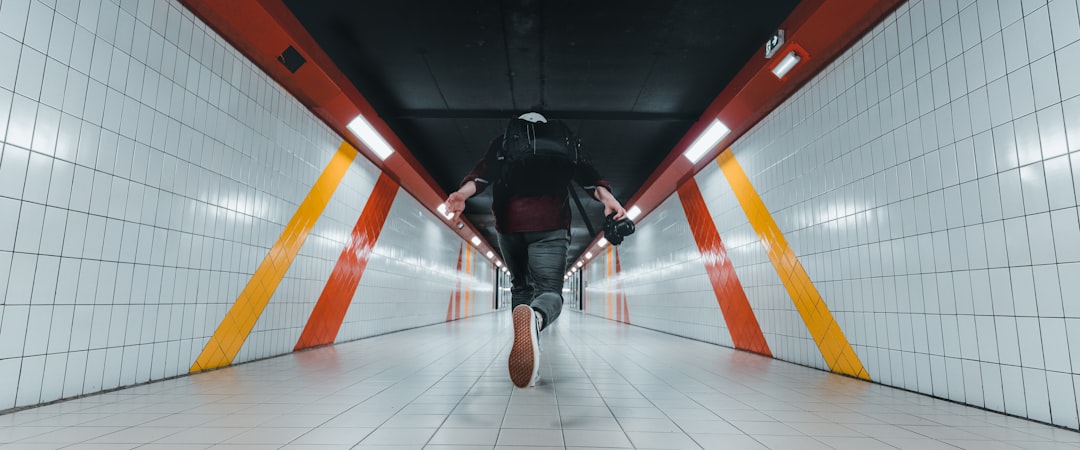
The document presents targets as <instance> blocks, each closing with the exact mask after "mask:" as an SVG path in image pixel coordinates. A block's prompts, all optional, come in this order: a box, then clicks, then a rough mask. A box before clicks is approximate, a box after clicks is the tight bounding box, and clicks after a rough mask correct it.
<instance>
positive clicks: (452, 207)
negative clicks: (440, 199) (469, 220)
mask: <svg viewBox="0 0 1080 450" xmlns="http://www.w3.org/2000/svg"><path fill="white" fill-rule="evenodd" d="M468 198H469V196H467V195H465V194H463V193H462V192H461V191H457V192H454V193H453V194H450V195H449V196H447V197H446V202H445V203H446V212H447V213H448V214H453V215H455V216H456V215H459V214H461V212H462V211H464V210H465V200H466V199H468Z"/></svg>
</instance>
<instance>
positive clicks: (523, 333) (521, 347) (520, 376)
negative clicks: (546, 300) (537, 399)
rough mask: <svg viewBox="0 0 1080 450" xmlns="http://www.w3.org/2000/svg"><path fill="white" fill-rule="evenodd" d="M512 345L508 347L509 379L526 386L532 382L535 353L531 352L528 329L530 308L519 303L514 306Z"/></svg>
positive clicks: (531, 343)
mask: <svg viewBox="0 0 1080 450" xmlns="http://www.w3.org/2000/svg"><path fill="white" fill-rule="evenodd" d="M513 314H514V345H513V346H512V347H510V360H509V362H508V366H509V368H510V381H512V382H513V383H514V386H517V387H519V388H523V387H528V386H529V385H530V384H531V382H532V377H533V372H534V370H533V369H534V366H535V362H536V359H535V358H536V355H534V354H533V342H532V341H533V337H532V333H531V332H530V330H529V324H530V323H532V320H533V318H532V308H529V307H528V306H526V305H519V306H518V307H516V308H514V312H513Z"/></svg>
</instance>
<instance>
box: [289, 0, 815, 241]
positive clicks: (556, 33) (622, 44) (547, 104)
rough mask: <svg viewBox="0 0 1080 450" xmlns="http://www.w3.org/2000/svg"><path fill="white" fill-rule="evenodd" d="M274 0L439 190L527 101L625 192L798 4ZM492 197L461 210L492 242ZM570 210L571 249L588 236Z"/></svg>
mask: <svg viewBox="0 0 1080 450" xmlns="http://www.w3.org/2000/svg"><path fill="white" fill-rule="evenodd" d="M284 2H285V4H286V5H287V6H288V7H289V8H290V9H291V10H292V12H293V14H295V15H296V17H297V18H298V19H299V21H300V22H301V23H302V24H303V26H304V27H305V28H306V30H307V31H308V33H310V34H311V36H312V37H314V39H315V40H316V41H317V42H318V43H319V45H320V46H321V47H322V49H323V50H324V51H325V52H326V54H328V55H329V56H330V58H331V59H333V61H334V63H335V64H336V65H337V66H338V68H339V69H340V70H341V71H342V72H343V73H344V74H345V75H346V76H347V77H348V78H349V80H350V81H352V83H353V84H354V85H355V86H356V88H357V89H358V90H359V91H360V92H361V93H362V94H363V95H364V97H366V98H367V100H368V101H369V102H370V103H371V104H372V106H373V107H374V108H375V110H376V111H377V112H378V114H379V115H380V116H381V117H382V119H383V120H384V121H386V123H387V124H388V125H389V126H390V127H391V128H392V129H393V130H394V132H395V133H396V134H397V135H398V137H400V138H401V140H402V141H403V142H404V143H405V145H406V146H407V147H408V148H409V151H411V152H412V153H413V155H415V157H416V159H417V160H419V162H420V163H421V164H422V165H423V166H424V169H425V170H427V172H428V173H429V174H430V175H431V176H432V178H434V180H435V181H436V182H437V183H438V184H439V186H440V187H441V188H442V189H443V190H444V191H446V192H452V191H454V190H456V189H457V187H458V183H459V182H460V180H461V178H462V177H463V176H464V175H465V174H466V173H468V172H469V170H470V169H471V168H472V166H473V164H475V162H476V161H477V160H478V159H479V158H480V157H481V156H482V155H483V153H484V150H486V148H487V145H488V143H489V142H490V141H491V139H492V138H493V137H495V136H497V135H499V134H501V133H502V130H503V127H504V126H505V123H506V120H507V119H508V118H510V117H512V116H515V115H517V114H519V113H521V112H524V111H528V110H538V111H542V112H544V113H545V114H546V115H547V116H548V117H553V118H561V119H564V120H567V121H568V122H569V124H570V125H571V127H572V128H573V129H575V130H576V131H577V133H578V135H579V136H580V138H581V139H582V142H583V146H584V148H585V150H586V151H588V152H589V154H590V155H591V157H592V160H593V163H594V165H595V166H596V167H597V168H598V169H599V171H600V173H601V174H603V175H604V177H605V178H606V179H607V180H609V181H611V182H612V184H613V185H614V194H615V197H616V198H618V199H619V200H620V201H621V202H623V203H624V204H625V203H626V202H627V201H628V200H630V198H631V197H632V196H633V195H634V194H635V193H637V191H638V189H639V188H641V187H642V185H643V184H644V182H645V181H646V179H647V178H648V177H649V175H651V174H652V173H653V171H655V170H656V169H657V167H658V166H659V165H660V163H661V161H662V160H663V159H664V158H665V157H666V156H667V155H668V154H669V153H670V152H671V150H672V148H673V147H674V146H675V144H676V143H677V142H678V141H679V139H681V138H682V137H683V135H684V134H685V133H686V132H687V130H688V129H689V128H690V126H691V125H692V124H693V123H694V122H695V121H696V120H697V119H698V118H699V117H700V116H701V114H702V113H703V112H704V111H705V108H706V107H707V106H708V105H709V103H711V102H712V100H713V99H714V98H715V97H716V96H717V94H719V93H720V91H721V90H722V89H723V88H724V87H725V86H726V85H727V84H728V82H730V81H731V79H732V78H733V77H734V76H735V74H736V73H737V72H738V71H739V70H740V69H741V68H742V67H743V65H744V64H746V62H747V61H749V60H750V59H751V58H760V57H763V56H762V55H761V48H762V46H763V45H764V43H765V41H766V39H768V38H769V36H771V35H772V34H773V32H774V31H775V30H776V28H777V27H778V26H779V25H780V24H781V22H783V21H784V19H785V18H787V16H788V15H789V14H790V13H791V11H792V10H793V9H794V8H795V6H796V5H797V4H798V0H755V1H745V0H738V1H734V0H728V1H725V0H682V1H678V0H676V1H663V0H658V1H649V2H645V1H636V2H635V1H587V0H578V1H569V0H559V1H542V0H503V1H499V0H468V1H464V0H455V1H449V0H445V1H433V0H432V1H370V2H361V1H344V0H342V1H329V0H318V1H313V0H284ZM582 195H584V194H582ZM583 200H584V201H585V202H586V207H587V208H588V209H589V213H590V217H591V220H592V223H593V224H594V226H598V225H599V224H600V222H601V221H602V219H603V213H602V207H601V206H600V204H599V203H596V202H592V201H590V200H587V199H584V198H583ZM627 206H629V205H627ZM489 208H490V192H485V193H484V194H482V195H478V196H476V197H474V198H473V199H470V200H469V202H468V206H467V207H466V210H465V215H466V216H467V217H468V219H469V221H471V222H472V223H473V224H474V225H475V226H476V227H477V228H478V229H479V230H481V232H482V233H483V234H484V237H485V238H486V239H487V240H488V242H490V243H492V244H493V245H497V243H498V239H497V238H496V237H495V234H494V225H493V222H492V219H491V215H490V212H489ZM574 213H575V219H574V224H573V231H572V235H573V238H572V243H571V249H570V254H569V255H568V261H572V260H574V259H576V258H577V257H578V256H579V255H580V254H581V253H582V252H583V251H584V248H585V246H587V245H588V244H589V243H590V242H591V241H592V237H591V236H588V232H587V231H586V229H585V226H584V223H583V222H582V221H581V220H580V218H579V217H577V215H578V214H577V211H576V209H575V210H574ZM630 239H633V238H630ZM628 242H629V241H628Z"/></svg>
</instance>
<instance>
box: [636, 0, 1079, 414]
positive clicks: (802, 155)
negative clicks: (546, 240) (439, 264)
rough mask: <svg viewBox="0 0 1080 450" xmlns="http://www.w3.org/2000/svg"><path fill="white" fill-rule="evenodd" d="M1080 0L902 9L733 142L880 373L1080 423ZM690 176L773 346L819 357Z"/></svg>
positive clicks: (744, 242)
mask: <svg viewBox="0 0 1080 450" xmlns="http://www.w3.org/2000/svg"><path fill="white" fill-rule="evenodd" d="M1078 3H1080V2H1077V1H1076V0H1050V1H1046V0H917V1H912V2H909V3H907V4H904V5H902V6H901V7H900V8H899V9H898V10H897V11H895V12H894V13H893V14H891V15H890V16H889V17H888V18H887V19H886V20H885V21H884V22H883V23H881V24H880V25H878V26H877V27H875V28H874V29H873V30H872V31H871V32H870V33H869V34H868V35H866V36H865V37H864V38H862V39H861V40H860V41H859V42H857V43H856V44H855V45H854V46H853V47H852V48H850V49H849V50H847V51H846V52H844V53H843V54H842V55H841V56H840V57H839V58H838V59H837V60H836V61H834V62H833V63H831V64H830V65H829V66H828V67H827V68H826V69H825V70H824V71H823V72H822V73H821V74H819V75H818V76H817V77H815V78H814V79H813V80H812V81H811V82H810V83H808V84H807V85H806V86H804V87H803V88H802V89H801V90H800V91H799V92H798V93H796V95H795V96H794V97H793V98H791V99H790V100H789V101H787V102H785V103H784V104H783V105H782V106H781V107H780V108H778V109H777V110H775V111H774V112H773V113H772V114H770V115H769V117H768V118H766V119H765V120H764V121H762V122H761V123H759V124H758V125H757V126H756V127H755V128H754V129H753V130H752V131H751V132H750V133H748V134H747V135H745V136H743V137H742V138H740V139H739V141H738V142H736V143H735V144H734V145H733V146H732V149H733V151H734V155H735V157H736V159H737V160H738V161H739V163H740V164H741V165H742V167H743V168H744V169H745V171H746V173H747V175H748V176H749V178H750V181H751V182H752V183H753V185H754V187H755V188H756V189H757V191H758V192H759V193H760V194H761V197H762V199H763V200H764V202H765V205H766V206H767V207H768V209H769V210H770V211H771V213H772V215H773V218H774V219H775V220H776V222H777V224H778V225H779V227H780V229H781V231H783V233H784V235H785V237H786V238H787V240H788V242H789V244H790V245H791V246H792V248H793V249H794V250H795V253H796V254H797V255H798V257H799V260H800V262H801V263H802V265H803V266H804V267H805V268H806V270H807V272H808V273H809V275H810V278H811V279H812V280H813V282H814V284H815V286H816V287H817V289H818V290H819V291H820V293H821V294H822V297H823V298H824V299H825V301H826V303H827V304H828V306H829V308H830V309H831V310H832V313H833V316H834V317H835V318H836V320H837V322H838V323H839V324H840V325H841V326H842V327H843V330H844V333H845V335H846V337H847V339H848V340H849V341H850V342H851V344H852V346H853V348H854V349H855V350H856V353H857V354H858V356H859V358H860V360H861V361H862V363H863V364H864V366H866V369H867V370H868V372H869V374H870V376H871V378H873V380H874V381H877V382H880V383H884V384H888V385H893V386H898V387H902V388H905V389H911V390H914V391H918V392H922V393H925V394H927V395H933V396H937V397H942V398H948V399H952V400H955V401H958V402H963V403H967V404H971V405H976V406H981V407H986V408H988V409H992V410H997V411H1003V412H1006V413H1010V414H1015V415H1019V416H1023V417H1029V418H1031V419H1034V420H1039V421H1043V422H1049V423H1053V424H1057V425H1061V426H1064V427H1068V428H1072V429H1077V428H1078V426H1080V424H1078V419H1077V403H1078V395H1077V394H1078V392H1080V301H1078V300H1077V294H1076V293H1077V292H1078V291H1080V281H1078V280H1080V219H1078V211H1077V199H1078V197H1080V76H1078V75H1077V74H1080V19H1078V10H1080V4H1078ZM696 178H697V181H698V183H699V185H700V186H701V188H702V191H703V194H704V196H705V199H706V203H707V204H708V206H709V209H710V213H711V214H712V215H713V218H714V220H715V221H716V223H717V227H718V229H719V232H720V235H721V237H722V238H723V240H724V243H725V245H726V247H727V249H728V252H729V255H730V257H731V260H732V261H733V263H734V264H735V267H736V271H737V272H738V274H739V278H740V281H741V282H742V283H743V285H744V286H745V288H746V292H747V296H748V297H749V299H750V303H751V305H752V307H753V308H754V311H755V313H756V314H757V316H758V319H759V321H760V322H761V324H762V328H763V331H764V332H765V335H766V338H767V340H768V343H769V345H770V347H771V349H772V351H773V353H774V355H776V357H778V358H781V359H786V360H789V361H794V362H798V363H801V364H806V365H811V366H815V367H824V364H823V363H822V361H821V357H820V353H819V352H818V351H817V348H816V346H814V344H813V341H812V340H810V339H809V335H808V334H807V333H806V331H805V325H803V323H802V320H801V319H800V318H799V316H798V314H797V313H796V312H795V309H794V307H793V306H792V303H791V299H790V297H789V296H788V295H787V293H786V292H785V290H784V288H783V286H782V284H780V282H779V279H778V278H777V276H776V274H775V270H774V269H773V268H772V267H771V264H770V263H769V262H768V259H767V257H765V254H764V252H763V251H762V249H761V245H760V243H759V242H758V238H757V235H756V234H755V233H754V232H753V230H752V229H751V228H750V227H749V224H748V222H747V219H746V216H745V214H744V213H743V212H742V210H741V208H740V207H739V206H738V203H737V202H736V201H735V200H734V197H733V196H732V194H731V192H730V187H729V186H728V184H727V180H726V179H725V178H724V176H723V174H722V173H721V172H720V170H718V169H717V168H716V166H710V168H708V169H706V170H704V171H702V172H701V173H699V174H698V175H697V177H696ZM642 225H643V226H642V227H641V228H640V229H639V233H645V232H647V230H648V228H651V227H654V226H656V225H654V224H650V223H648V221H646V223H644V224H642ZM636 264H639V265H641V267H634V266H631V267H627V266H626V265H624V271H627V272H628V273H636V272H637V271H638V270H641V269H642V268H643V267H647V264H649V263H647V262H641V263H636ZM667 288H668V289H667V292H672V291H674V290H675V289H677V288H679V289H681V285H676V284H675V283H671V284H670V285H669V286H667ZM628 297H629V299H630V315H631V318H632V320H633V318H634V317H635V311H636V308H635V307H636V305H637V304H636V303H635V301H636V299H637V298H639V297H641V296H640V295H638V294H637V293H636V292H634V291H632V290H631V291H629V292H628Z"/></svg>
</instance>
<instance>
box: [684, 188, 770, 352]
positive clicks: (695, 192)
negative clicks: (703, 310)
mask: <svg viewBox="0 0 1080 450" xmlns="http://www.w3.org/2000/svg"><path fill="white" fill-rule="evenodd" d="M678 192H679V201H681V202H682V205H683V211H685V212H686V221H687V222H689V224H690V231H691V232H692V233H693V235H694V241H695V242H697V245H698V250H699V251H700V252H701V256H702V259H704V262H705V271H706V272H707V273H708V274H709V281H711V282H712V286H713V292H714V293H715V294H716V302H717V303H718V304H719V305H720V311H722V312H723V313H724V322H725V323H727V327H728V333H730V334H731V342H732V343H733V344H734V345H735V348H738V349H742V350H747V351H751V352H754V353H759V354H762V355H766V356H772V352H771V351H770V350H769V344H768V343H766V342H765V335H764V334H763V333H762V332H761V325H759V324H758V321H757V316H755V315H754V310H753V309H752V308H751V307H750V300H749V299H747V298H746V291H744V290H743V287H742V283H740V282H739V278H738V277H737V276H736V274H735V265H734V264H732V263H731V260H730V259H728V256H727V249H725V248H724V244H723V242H721V241H720V232H718V231H717V230H716V223H715V222H713V220H712V217H711V216H709V208H708V207H707V206H706V205H705V198H704V197H702V196H701V189H700V188H698V185H697V182H696V181H694V179H693V178H691V179H689V180H687V181H686V183H683V185H682V186H679V190H678Z"/></svg>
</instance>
